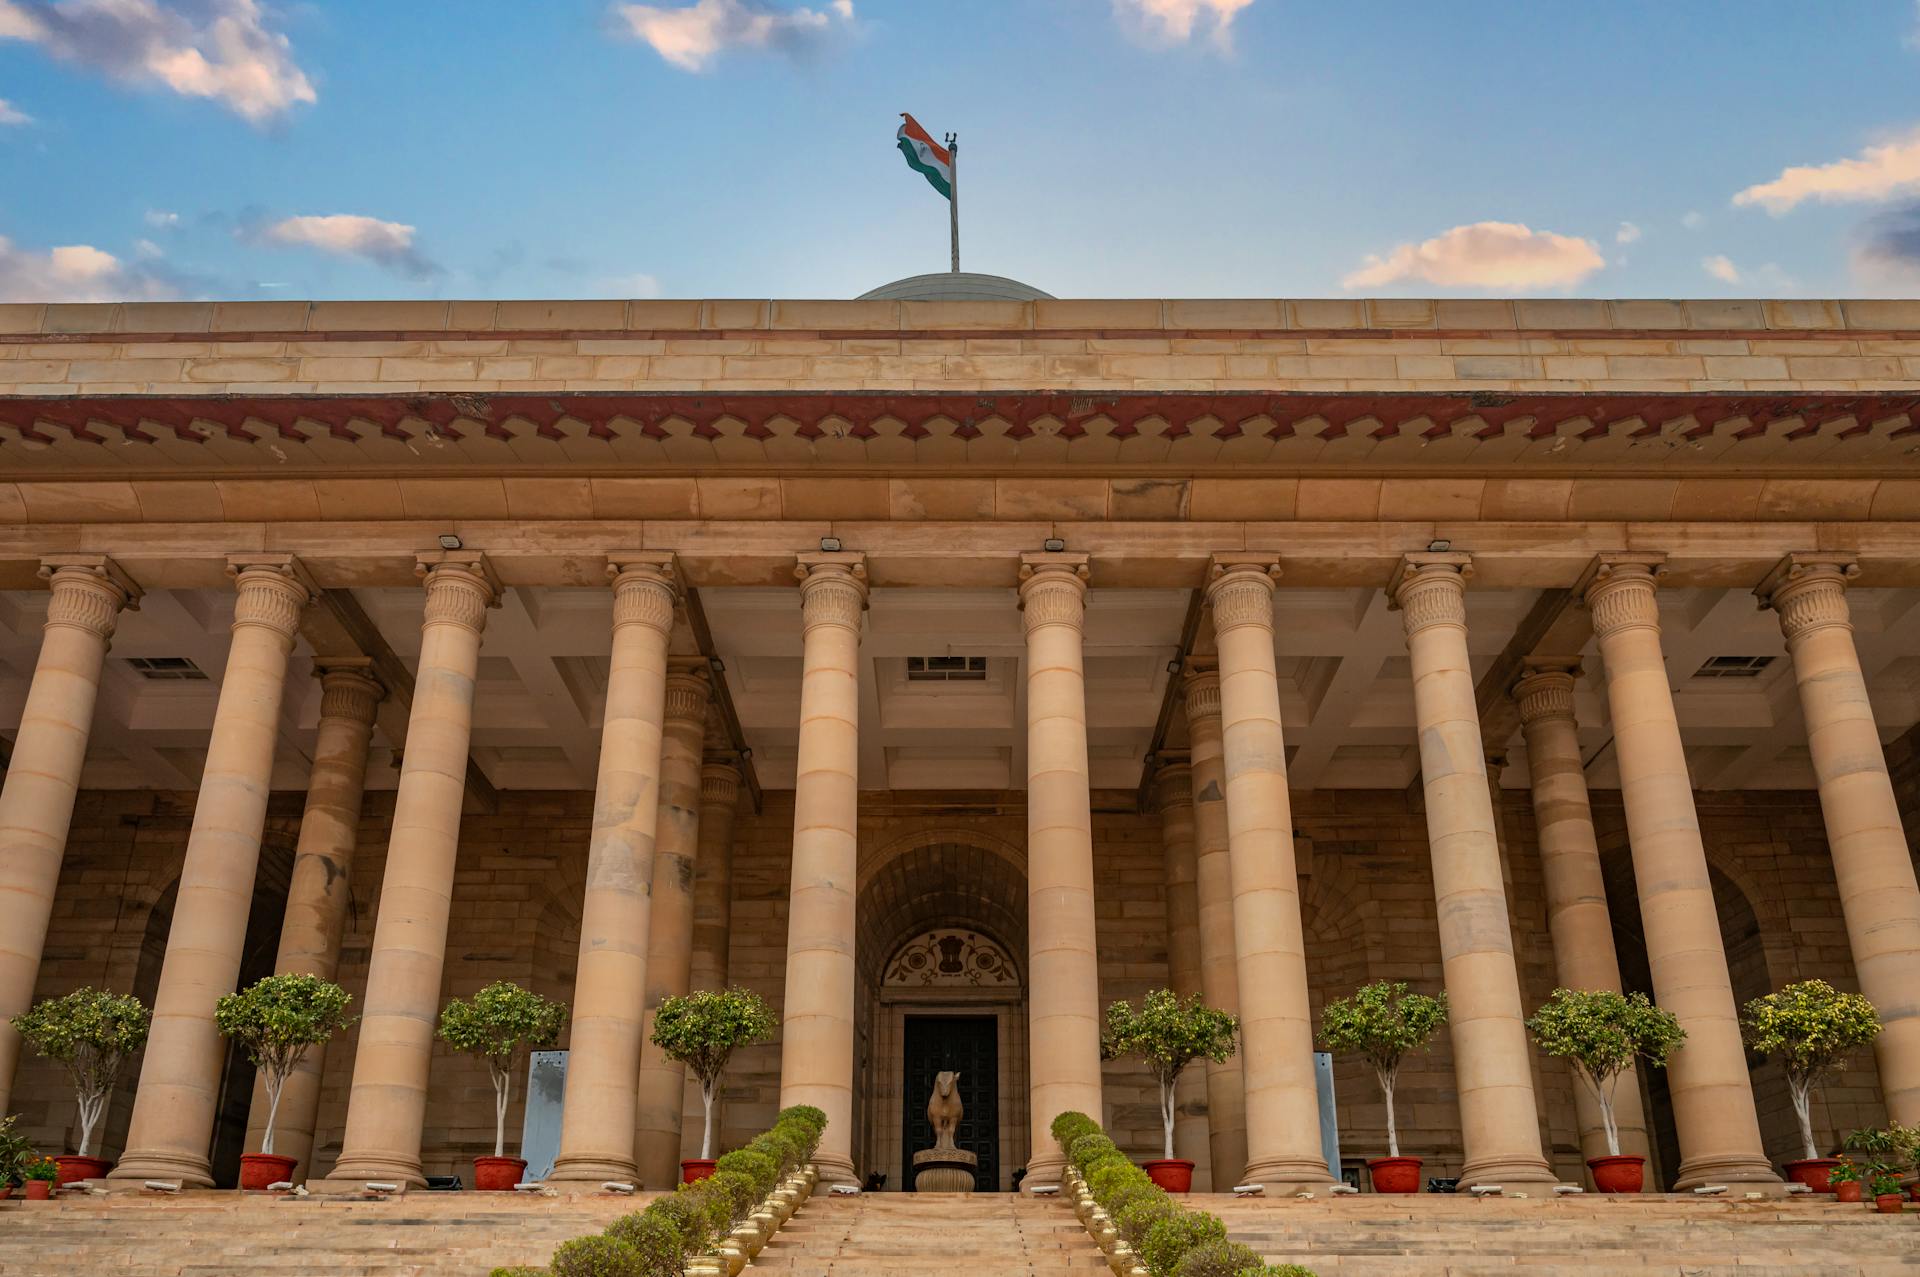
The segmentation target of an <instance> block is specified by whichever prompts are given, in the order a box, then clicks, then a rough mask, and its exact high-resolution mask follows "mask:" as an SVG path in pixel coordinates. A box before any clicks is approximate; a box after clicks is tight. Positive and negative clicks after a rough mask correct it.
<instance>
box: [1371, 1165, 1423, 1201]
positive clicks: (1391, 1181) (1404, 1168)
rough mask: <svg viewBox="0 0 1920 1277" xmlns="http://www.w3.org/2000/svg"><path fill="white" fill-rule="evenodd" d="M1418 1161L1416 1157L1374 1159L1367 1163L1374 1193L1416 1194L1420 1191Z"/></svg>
mask: <svg viewBox="0 0 1920 1277" xmlns="http://www.w3.org/2000/svg"><path fill="white" fill-rule="evenodd" d="M1420 1166H1421V1162H1420V1159H1419V1158H1417V1157H1376V1158H1374V1159H1373V1160H1372V1161H1371V1162H1368V1163H1367V1174H1369V1175H1370V1176H1372V1177H1373V1191H1374V1192H1376V1193H1417V1192H1419V1191H1420Z"/></svg>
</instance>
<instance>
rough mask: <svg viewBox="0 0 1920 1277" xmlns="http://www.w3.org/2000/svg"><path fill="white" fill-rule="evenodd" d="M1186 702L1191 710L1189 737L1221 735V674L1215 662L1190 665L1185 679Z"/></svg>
mask: <svg viewBox="0 0 1920 1277" xmlns="http://www.w3.org/2000/svg"><path fill="white" fill-rule="evenodd" d="M1181 692H1182V700H1183V701H1184V702H1185V704H1186V709H1187V735H1188V736H1190V737H1191V736H1195V735H1199V734H1204V733H1206V732H1207V731H1208V730H1209V729H1210V730H1211V731H1212V732H1213V733H1214V734H1216V735H1217V734H1218V733H1219V731H1220V670H1219V667H1218V666H1216V665H1214V664H1212V663H1211V662H1200V661H1188V662H1187V668H1186V672H1185V673H1184V674H1183V675H1182V676H1181Z"/></svg>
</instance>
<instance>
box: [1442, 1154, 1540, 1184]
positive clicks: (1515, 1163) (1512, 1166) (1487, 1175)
mask: <svg viewBox="0 0 1920 1277" xmlns="http://www.w3.org/2000/svg"><path fill="white" fill-rule="evenodd" d="M1559 1182H1560V1177H1559V1176H1558V1175H1556V1174H1554V1170H1553V1168H1552V1167H1551V1166H1549V1165H1547V1163H1546V1162H1545V1161H1544V1160H1540V1159H1535V1158H1531V1157H1499V1158H1487V1159H1485V1160H1482V1161H1478V1162H1474V1161H1469V1162H1465V1163H1463V1164H1462V1165H1461V1167H1460V1187H1462V1188H1466V1187H1468V1186H1469V1185H1473V1184H1502V1185H1504V1184H1558V1183H1559Z"/></svg>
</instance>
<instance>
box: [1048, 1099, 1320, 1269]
mask: <svg viewBox="0 0 1920 1277" xmlns="http://www.w3.org/2000/svg"><path fill="white" fill-rule="evenodd" d="M1049 1129H1050V1130H1051V1131H1052V1132H1053V1138H1054V1140H1055V1141H1056V1142H1057V1143H1058V1144H1059V1145H1060V1147H1061V1148H1062V1149H1063V1150H1065V1152H1066V1154H1067V1160H1068V1161H1070V1162H1072V1163H1073V1166H1074V1169H1075V1170H1077V1171H1079V1172H1080V1178H1081V1179H1082V1180H1084V1181H1085V1182H1086V1185H1087V1192H1089V1193H1090V1194H1092V1195H1093V1200H1094V1201H1095V1202H1096V1203H1098V1204H1099V1206H1100V1208H1101V1209H1102V1210H1104V1211H1106V1212H1107V1214H1108V1215H1110V1216H1111V1217H1112V1218H1113V1222H1114V1226H1115V1227H1116V1228H1118V1229H1119V1230H1120V1236H1121V1237H1123V1238H1125V1239H1126V1242H1127V1244H1128V1245H1130V1246H1132V1247H1133V1249H1134V1252H1135V1253H1136V1254H1138V1255H1139V1256H1140V1262H1141V1263H1143V1264H1145V1265H1146V1267H1147V1271H1148V1272H1149V1273H1151V1274H1152V1275H1153V1277H1314V1275H1313V1273H1312V1272H1310V1271H1309V1270H1307V1269H1305V1268H1302V1267H1300V1266H1299V1265H1298V1264H1281V1265H1278V1266H1274V1265H1270V1264H1268V1263H1266V1262H1265V1261H1264V1260H1263V1259H1262V1258H1261V1256H1260V1254H1259V1253H1258V1252H1257V1251H1254V1250H1252V1249H1250V1248H1248V1247H1246V1246H1242V1245H1241V1244H1239V1243H1238V1242H1230V1241H1228V1240H1227V1226H1226V1225H1225V1224H1223V1223H1221V1222H1220V1220H1219V1219H1218V1218H1217V1217H1216V1216H1213V1215H1210V1214H1208V1213H1207V1212H1206V1211H1200V1210H1193V1209H1190V1208H1188V1207H1186V1206H1182V1205H1181V1204H1180V1203H1179V1202H1177V1201H1175V1200H1174V1199H1173V1198H1172V1197H1171V1196H1169V1195H1168V1194H1167V1193H1166V1192H1164V1191H1163V1190H1162V1189H1161V1188H1160V1186H1159V1185H1158V1184H1155V1183H1154V1182H1153V1180H1152V1179H1151V1178H1150V1177H1149V1176H1148V1175H1147V1173H1146V1172H1145V1171H1143V1170H1141V1169H1140V1168H1139V1167H1138V1166H1135V1165H1134V1164H1133V1161H1132V1160H1131V1159H1130V1158H1128V1157H1127V1156H1126V1155H1125V1154H1124V1153H1122V1152H1121V1151H1120V1150H1119V1149H1118V1148H1116V1147H1115V1146H1114V1143H1113V1141H1112V1140H1110V1139H1108V1138H1107V1135H1106V1132H1104V1131H1102V1130H1101V1129H1100V1124H1099V1123H1098V1122H1096V1121H1094V1120H1093V1119H1092V1118H1090V1117H1088V1116H1087V1115H1086V1114H1085V1113H1062V1114H1061V1115H1060V1116H1058V1117H1056V1118H1054V1119H1053V1125H1052V1126H1051V1127H1050V1128H1049Z"/></svg>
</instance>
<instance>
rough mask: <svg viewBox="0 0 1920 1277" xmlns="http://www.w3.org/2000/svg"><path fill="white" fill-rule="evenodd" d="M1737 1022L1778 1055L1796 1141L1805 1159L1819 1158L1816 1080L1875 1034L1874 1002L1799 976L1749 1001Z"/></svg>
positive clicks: (1759, 1047) (1756, 1044)
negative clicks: (1815, 1124) (1815, 1140)
mask: <svg viewBox="0 0 1920 1277" xmlns="http://www.w3.org/2000/svg"><path fill="white" fill-rule="evenodd" d="M1740 1027H1741V1029H1742V1030H1743V1031H1744V1033H1745V1035H1746V1039H1747V1045H1748V1046H1749V1047H1751V1048H1752V1049H1753V1050H1755V1051H1758V1052H1759V1053H1760V1054H1762V1055H1771V1056H1778V1057H1779V1059H1780V1063H1781V1065H1782V1066H1783V1067H1784V1068H1785V1069H1786V1073H1787V1091H1788V1093H1789V1094H1790V1095H1792V1097H1793V1115H1794V1116H1795V1117H1797V1118H1799V1119H1800V1142H1801V1143H1802V1144H1803V1145H1804V1146H1805V1147H1806V1150H1807V1156H1808V1157H1809V1158H1815V1157H1819V1156H1820V1152H1819V1150H1818V1149H1817V1148H1815V1147H1814V1143H1813V1113H1812V1108H1811V1098H1812V1094H1813V1086H1814V1083H1816V1082H1818V1081H1820V1080H1821V1079H1822V1078H1825V1077H1826V1076H1827V1075H1828V1074H1830V1073H1833V1072H1835V1071H1836V1070H1838V1069H1841V1068H1844V1067H1846V1063H1847V1056H1848V1055H1849V1054H1850V1053H1852V1052H1853V1051H1855V1050H1857V1049H1858V1048H1860V1047H1863V1046H1865V1045H1867V1044H1868V1043H1869V1042H1872V1041H1873V1039H1874V1038H1875V1037H1877V1036H1879V1033H1880V1017H1879V1015H1878V1014H1876V1013H1875V1011H1874V1009H1873V1003H1871V1002H1869V1001H1867V1000H1866V998H1864V997H1863V996H1861V995H1860V994H1858V993H1841V992H1840V991H1839V990H1838V989H1835V988H1834V987H1833V986H1832V985H1830V984H1828V983H1827V982H1826V981H1825V980H1802V981H1800V982H1799V983H1798V984H1790V985H1787V986H1786V987H1785V988H1783V989H1781V990H1780V991H1779V992H1778V993H1769V994H1767V995H1766V996H1765V997H1763V998H1755V999H1754V1000H1753V1001H1751V1002H1749V1003H1747V1007H1746V1013H1745V1015H1743V1016H1742V1017H1741V1020H1740Z"/></svg>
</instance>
